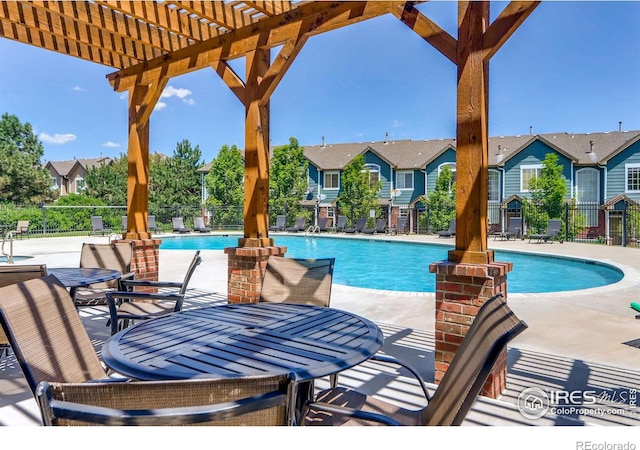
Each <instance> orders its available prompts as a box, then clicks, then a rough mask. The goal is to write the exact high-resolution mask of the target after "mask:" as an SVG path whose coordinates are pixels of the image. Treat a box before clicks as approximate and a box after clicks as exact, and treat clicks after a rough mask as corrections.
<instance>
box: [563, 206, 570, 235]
mask: <svg viewBox="0 0 640 450" xmlns="http://www.w3.org/2000/svg"><path fill="white" fill-rule="evenodd" d="M564 223H565V226H564V241H565V242H568V241H569V203H566V202H565V204H564Z"/></svg>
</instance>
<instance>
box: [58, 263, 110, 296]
mask: <svg viewBox="0 0 640 450" xmlns="http://www.w3.org/2000/svg"><path fill="white" fill-rule="evenodd" d="M47 272H48V274H49V275H53V276H54V277H56V278H57V279H58V281H60V283H61V284H62V285H63V286H64V287H66V288H68V289H69V292H70V295H71V298H75V293H76V290H77V289H78V288H79V287H89V286H91V285H92V284H96V283H102V282H104V281H111V280H117V279H118V278H120V277H122V273H121V272H120V271H118V270H113V269H102V268H93V267H53V268H49V269H47Z"/></svg>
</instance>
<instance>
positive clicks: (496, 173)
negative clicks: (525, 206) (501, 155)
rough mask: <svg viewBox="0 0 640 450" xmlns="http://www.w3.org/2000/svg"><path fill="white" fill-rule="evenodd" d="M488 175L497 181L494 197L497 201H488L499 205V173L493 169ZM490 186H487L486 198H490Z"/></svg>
mask: <svg viewBox="0 0 640 450" xmlns="http://www.w3.org/2000/svg"><path fill="white" fill-rule="evenodd" d="M489 175H495V176H496V177H497V178H498V180H497V182H498V183H497V184H498V185H497V190H496V197H497V198H498V199H497V200H489V201H490V202H492V203H493V202H495V203H500V172H498V171H497V170H495V169H489ZM490 186H491V183H489V186H487V197H491V196H490V195H489V194H490V189H489V187H490Z"/></svg>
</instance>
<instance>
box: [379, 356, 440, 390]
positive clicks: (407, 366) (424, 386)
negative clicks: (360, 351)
mask: <svg viewBox="0 0 640 450" xmlns="http://www.w3.org/2000/svg"><path fill="white" fill-rule="evenodd" d="M369 359H370V360H371V361H379V362H384V363H389V364H397V365H399V366H401V367H404V368H405V369H407V370H408V371H409V372H411V374H412V375H413V376H414V377H415V378H416V381H417V382H418V384H419V385H420V388H421V389H422V393H423V394H424V396H425V398H426V399H427V402H429V401H431V394H429V391H428V390H427V383H426V381H424V379H423V378H422V376H421V375H420V373H418V371H417V370H416V369H415V368H414V367H413V366H412V365H411V364H408V363H406V362H404V361H400V360H399V359H397V358H394V357H392V356H387V355H380V354H378V353H376V354H375V355H373V356H372V357H371V358H369Z"/></svg>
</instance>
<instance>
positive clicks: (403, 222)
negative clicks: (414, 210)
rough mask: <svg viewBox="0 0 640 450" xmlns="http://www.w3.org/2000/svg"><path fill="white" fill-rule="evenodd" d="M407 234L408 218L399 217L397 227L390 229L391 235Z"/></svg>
mask: <svg viewBox="0 0 640 450" xmlns="http://www.w3.org/2000/svg"><path fill="white" fill-rule="evenodd" d="M398 233H402V234H406V233H407V218H406V217H398V221H397V222H396V226H395V227H391V228H390V229H389V234H398Z"/></svg>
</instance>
